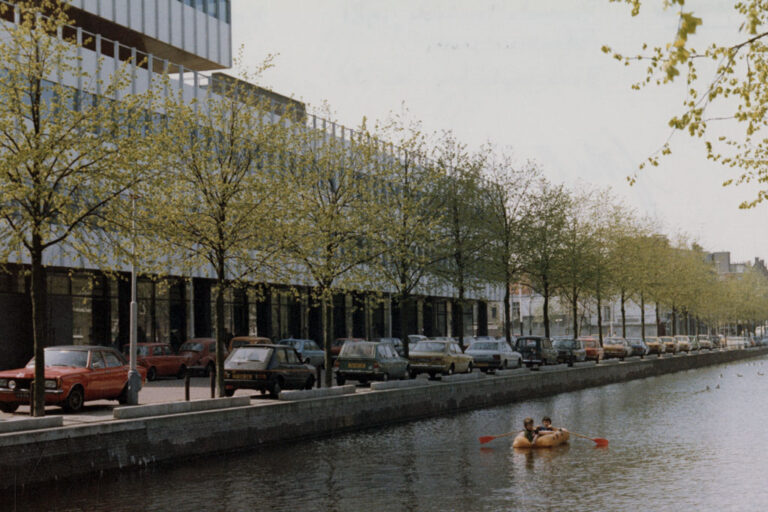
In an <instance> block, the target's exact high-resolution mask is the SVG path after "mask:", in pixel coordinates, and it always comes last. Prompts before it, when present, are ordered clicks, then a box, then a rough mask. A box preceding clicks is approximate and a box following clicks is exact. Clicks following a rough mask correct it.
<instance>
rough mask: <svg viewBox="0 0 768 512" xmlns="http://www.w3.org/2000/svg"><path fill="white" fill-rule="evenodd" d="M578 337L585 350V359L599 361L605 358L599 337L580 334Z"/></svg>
mask: <svg viewBox="0 0 768 512" xmlns="http://www.w3.org/2000/svg"><path fill="white" fill-rule="evenodd" d="M579 339H580V340H581V341H583V342H584V348H585V349H586V350H587V361H594V362H596V363H599V362H600V361H602V360H603V359H604V358H605V351H604V350H603V347H601V346H600V340H599V338H596V337H594V336H580V337H579Z"/></svg>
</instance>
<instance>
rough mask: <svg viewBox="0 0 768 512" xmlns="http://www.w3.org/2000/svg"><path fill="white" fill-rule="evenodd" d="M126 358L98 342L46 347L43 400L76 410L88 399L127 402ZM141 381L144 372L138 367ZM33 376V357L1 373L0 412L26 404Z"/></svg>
mask: <svg viewBox="0 0 768 512" xmlns="http://www.w3.org/2000/svg"><path fill="white" fill-rule="evenodd" d="M129 369H130V367H129V366H128V363H127V361H126V360H125V358H124V357H123V355H122V354H120V352H118V351H117V350H115V349H113V348H110V347H101V346H97V345H72V346H61V347H48V348H46V349H45V403H46V404H48V405H59V406H61V407H63V408H64V409H65V410H67V411H71V412H77V411H79V410H80V409H82V408H83V403H85V402H87V401H90V400H104V399H106V400H117V401H119V402H120V403H121V404H122V403H125V401H126V393H127V384H128V370H129ZM137 370H138V372H139V375H141V381H142V384H143V383H144V379H145V378H146V375H147V371H146V370H145V369H144V368H141V367H137ZM34 375H35V360H34V358H33V359H32V360H31V361H30V362H29V363H27V366H26V367H24V368H19V369H16V370H6V371H3V372H0V411H3V412H14V411H15V410H16V409H18V407H19V405H21V404H28V403H29V402H30V396H31V389H30V387H31V384H32V379H33V378H34Z"/></svg>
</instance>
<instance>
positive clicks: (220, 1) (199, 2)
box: [178, 0, 232, 23]
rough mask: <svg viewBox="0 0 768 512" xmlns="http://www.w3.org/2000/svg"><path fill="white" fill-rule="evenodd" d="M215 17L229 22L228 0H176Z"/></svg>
mask: <svg viewBox="0 0 768 512" xmlns="http://www.w3.org/2000/svg"><path fill="white" fill-rule="evenodd" d="M178 1H179V2H182V3H184V5H188V6H190V7H193V8H195V9H197V10H198V11H203V12H204V13H206V14H208V15H210V16H213V17H214V18H216V19H219V20H222V21H226V22H227V23H231V22H232V20H231V16H230V0H178Z"/></svg>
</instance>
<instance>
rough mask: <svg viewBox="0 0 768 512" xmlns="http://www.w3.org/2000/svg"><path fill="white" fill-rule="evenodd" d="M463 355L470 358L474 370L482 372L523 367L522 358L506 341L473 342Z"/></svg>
mask: <svg viewBox="0 0 768 512" xmlns="http://www.w3.org/2000/svg"><path fill="white" fill-rule="evenodd" d="M464 353H465V354H467V355H470V356H472V363H473V364H474V366H475V368H480V369H481V370H482V371H484V372H487V371H489V370H503V369H505V368H520V367H521V366H522V365H523V356H522V355H521V354H520V352H515V351H514V350H512V347H510V346H509V344H508V343H507V342H506V340H503V341H498V340H495V339H494V340H493V341H474V342H472V344H471V345H470V346H469V347H468V348H467V350H465V351H464Z"/></svg>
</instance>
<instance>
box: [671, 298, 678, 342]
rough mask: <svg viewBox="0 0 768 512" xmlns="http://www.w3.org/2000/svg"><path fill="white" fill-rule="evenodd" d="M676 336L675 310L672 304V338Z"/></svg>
mask: <svg viewBox="0 0 768 512" xmlns="http://www.w3.org/2000/svg"><path fill="white" fill-rule="evenodd" d="M676 334H677V308H676V307H675V305H674V304H672V336H674V335H676Z"/></svg>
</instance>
